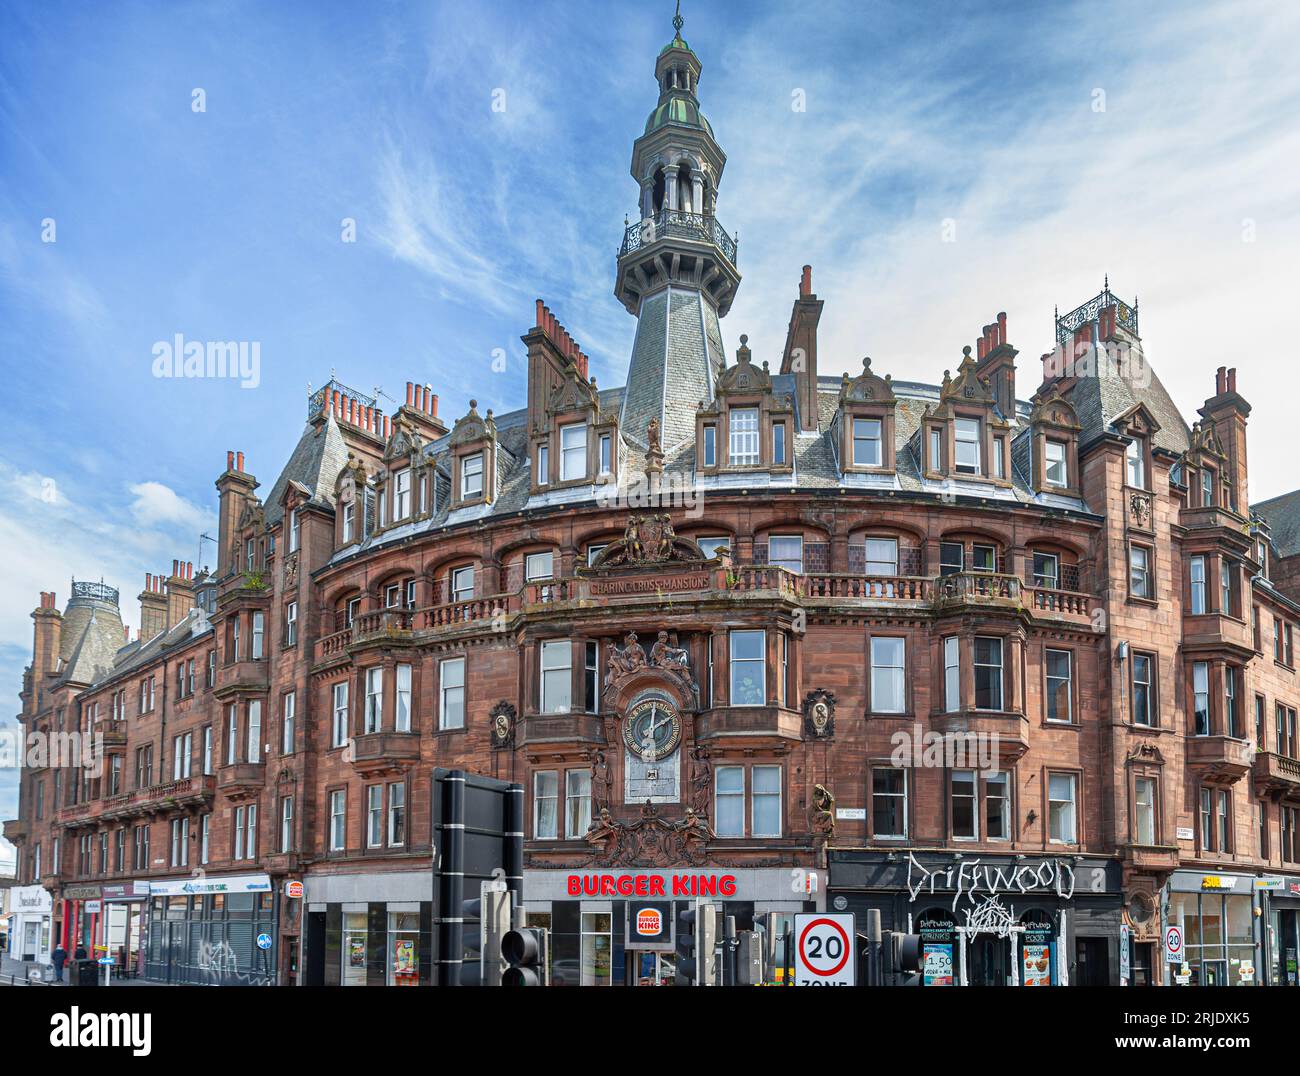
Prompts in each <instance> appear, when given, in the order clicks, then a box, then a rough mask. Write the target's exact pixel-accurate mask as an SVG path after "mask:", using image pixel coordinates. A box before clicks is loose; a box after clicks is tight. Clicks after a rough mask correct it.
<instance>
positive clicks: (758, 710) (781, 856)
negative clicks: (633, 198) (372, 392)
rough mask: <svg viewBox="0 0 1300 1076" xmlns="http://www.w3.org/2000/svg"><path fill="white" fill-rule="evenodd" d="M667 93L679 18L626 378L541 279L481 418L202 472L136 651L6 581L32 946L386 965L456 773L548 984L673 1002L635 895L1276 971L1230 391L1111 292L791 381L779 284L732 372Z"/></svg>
mask: <svg viewBox="0 0 1300 1076" xmlns="http://www.w3.org/2000/svg"><path fill="white" fill-rule="evenodd" d="M679 30H680V27H679ZM700 71H701V65H700V61H699V60H698V58H697V57H696V55H695V53H694V52H693V51H691V49H690V48H689V47H688V46H687V44H686V43H685V41H683V40H682V39H681V37H680V33H679V34H678V35H677V36H675V37H674V39H673V40H672V41H671V42H670V43H669V44H668V45H667V46H666V47H665V48H664V50H663V51H662V52H661V53H660V55H659V57H658V60H657V62H656V65H655V77H656V79H657V81H658V84H659V91H660V93H659V101H658V104H657V105H656V107H655V109H654V111H653V112H652V113H651V115H650V117H649V119H648V121H647V123H646V127H645V131H644V133H643V134H642V135H641V136H640V137H639V138H637V139H636V142H635V143H634V147H633V157H632V177H633V179H634V180H635V181H636V182H637V184H638V186H639V191H640V194H639V212H638V220H637V221H636V222H635V223H632V224H630V225H629V226H628V227H627V228H626V232H625V235H624V238H623V243H622V246H621V249H620V251H619V253H618V258H617V269H616V283H615V289H616V294H617V297H618V298H619V300H620V301H621V302H622V303H623V304H624V306H625V307H626V308H627V310H628V311H629V313H631V314H632V315H633V316H634V317H635V318H636V319H637V325H636V332H635V339H634V343H633V346H632V353H631V361H630V366H629V372H628V378H627V383H626V385H625V386H623V387H620V388H598V387H597V385H596V383H595V380H594V379H593V378H591V377H590V376H589V373H588V368H587V357H586V355H585V354H584V353H583V351H582V350H581V348H580V346H579V345H578V344H577V342H576V341H574V340H573V339H572V337H571V336H570V335H569V334H568V333H567V332H566V331H565V329H564V327H563V326H562V325H561V324H560V322H559V320H558V319H557V318H556V316H555V315H554V314H553V313H552V312H551V311H550V310H549V309H548V308H547V307H545V306H544V305H543V304H542V303H541V302H539V303H538V305H537V310H536V313H535V317H534V319H533V320H534V324H533V325H532V327H531V328H529V329H528V330H527V331H526V332H525V333H524V335H523V342H524V344H525V345H526V347H527V355H528V362H527V366H528V375H527V385H526V386H522V385H521V386H520V388H521V390H525V391H526V397H525V399H524V401H523V402H524V406H522V407H521V408H520V409H519V410H517V411H513V412H511V413H508V414H502V415H494V414H493V413H492V412H491V411H487V412H486V413H484V414H480V413H479V411H478V409H477V406H476V405H475V404H474V403H473V402H471V405H470V408H469V411H468V412H467V413H466V414H464V415H462V416H460V417H459V418H458V419H456V420H455V421H454V422H453V423H452V424H451V426H450V428H449V427H448V425H447V424H446V423H445V422H444V421H443V420H442V419H441V418H440V417H439V415H438V408H437V397H436V396H433V395H432V394H431V392H430V390H429V389H428V388H425V387H421V386H420V385H419V384H417V383H410V384H408V386H407V393H406V403H405V405H403V406H401V407H400V408H398V409H397V410H396V412H395V413H394V414H391V415H388V414H383V413H381V410H380V409H379V408H378V406H377V404H376V401H375V400H373V399H371V398H368V397H366V396H364V395H363V394H360V393H357V392H354V391H352V390H349V389H347V388H346V387H345V386H343V385H341V384H339V383H337V382H333V381H332V382H331V383H330V384H329V385H327V386H326V387H325V388H324V389H321V390H319V391H318V392H316V393H314V394H313V395H312V396H311V397H310V399H309V400H308V414H307V424H306V428H305V429H304V431H303V434H302V437H301V440H300V441H299V444H298V446H297V448H296V449H295V451H294V453H293V455H292V457H291V459H290V460H289V461H288V463H287V464H286V465H285V466H284V467H283V469H282V470H281V471H280V473H279V476H278V477H277V478H276V479H275V480H274V481H273V482H271V483H270V484H269V487H267V486H263V485H262V484H261V483H259V482H258V480H257V479H256V478H255V477H254V475H253V474H252V473H250V471H249V470H248V469H246V467H245V461H244V458H243V455H242V453H238V454H236V453H231V454H230V455H229V456H228V458H227V461H226V467H225V470H224V471H223V472H222V473H221V474H220V475H219V477H218V478H217V482H216V485H217V490H218V495H219V502H220V533H219V536H218V540H219V554H218V560H217V564H216V566H215V569H214V570H212V571H201V572H198V573H195V572H194V571H193V569H192V567H191V566H190V565H189V564H186V563H181V562H175V563H174V564H173V570H172V572H171V574H170V575H169V576H167V577H166V578H161V577H155V576H149V577H147V582H146V585H145V587H144V589H143V591H142V592H141V594H140V597H139V601H140V607H141V632H140V635H139V638H138V639H135V640H130V641H128V640H126V638H125V636H124V633H123V629H122V626H121V618H120V613H119V604H118V595H117V593H116V592H115V591H113V590H112V589H111V588H107V587H103V586H101V585H98V584H83V583H74V586H73V594H72V598H71V600H70V601H69V602H68V604H67V605H66V606H65V607H64V609H63V611H62V612H60V611H59V608H58V605H57V603H56V600H55V596H54V594H52V593H50V594H42V596H41V600H40V604H39V607H38V608H37V609H36V611H35V612H34V613H33V618H34V620H35V625H36V628H35V644H34V649H33V657H32V664H31V667H30V669H29V670H28V672H27V675H26V678H25V681H24V684H23V693H22V700H23V711H22V721H23V723H24V726H25V728H26V730H27V731H28V732H31V733H42V734H48V733H52V732H59V731H64V732H68V731H81V732H85V733H91V734H94V735H97V736H100V737H102V743H103V747H104V751H105V759H104V765H103V768H102V771H100V772H96V773H95V774H94V775H93V776H87V773H86V771H84V770H83V769H81V768H78V767H77V766H74V765H68V766H59V765H52V764H50V763H49V762H43V761H42V760H41V759H36V760H34V762H33V764H32V765H30V766H29V767H28V768H27V769H26V770H25V771H24V773H23V777H22V785H21V798H20V812H19V814H20V816H19V818H18V819H16V820H14V821H10V822H6V823H5V835H6V837H8V838H9V839H11V840H12V841H13V842H14V843H15V844H16V845H17V847H18V850H19V863H20V872H21V878H20V881H21V882H23V883H26V884H28V885H31V886H40V887H43V888H44V889H45V890H47V891H48V892H49V893H50V895H51V897H52V906H51V907H50V909H49V911H48V913H47V914H48V915H49V917H50V920H49V922H48V923H47V924H46V927H47V930H48V936H49V937H50V938H52V939H54V940H62V941H63V943H64V944H65V946H66V947H67V948H68V949H69V950H71V949H72V948H74V946H75V944H76V943H77V942H78V941H83V942H85V943H87V944H88V945H90V944H104V945H107V946H108V947H109V948H110V949H112V950H113V951H114V952H115V953H116V954H118V955H119V956H120V957H121V959H122V963H123V964H124V966H125V967H126V968H128V969H130V970H131V971H133V972H135V973H138V974H142V975H147V976H149V977H151V978H158V979H162V980H168V981H178V982H222V983H270V982H276V983H293V982H305V983H326V984H344V985H354V984H383V983H387V984H392V985H416V984H419V983H422V982H427V981H429V979H430V970H431V969H430V960H431V956H430V949H431V935H432V929H433V923H432V915H433V913H432V906H431V903H430V902H431V891H432V885H431V874H430V870H431V863H430V841H431V837H430V831H431V814H432V810H431V803H430V775H431V772H432V770H433V769H434V768H435V767H448V768H462V769H467V770H471V771H474V772H478V773H482V774H487V775H491V776H494V777H498V778H504V779H506V780H509V781H513V782H518V783H520V784H522V785H523V786H524V787H525V789H526V790H527V797H528V802H529V819H530V821H529V824H528V826H527V832H526V835H525V840H526V845H525V848H526V852H525V856H526V858H525V878H524V900H525V902H526V906H527V909H528V914H529V917H530V919H531V920H532V921H534V922H537V923H542V924H546V925H549V926H550V928H551V930H552V932H553V949H552V956H553V975H554V979H555V980H556V981H557V982H562V983H574V984H576V983H581V984H597V985H604V984H609V983H614V984H623V983H637V982H644V981H655V980H659V979H661V978H663V977H666V975H667V973H668V971H669V967H670V954H669V953H655V952H649V953H647V952H644V951H636V952H634V951H633V950H632V949H629V948H628V947H627V944H626V942H627V937H628V915H629V907H630V900H631V899H632V898H635V897H636V896H645V895H648V894H652V893H654V892H655V891H656V890H657V889H658V888H659V887H662V888H663V890H664V892H665V894H666V895H667V896H668V897H669V898H672V897H673V896H674V895H676V896H677V897H678V899H682V898H683V897H684V896H685V895H686V894H689V893H693V892H698V891H699V890H700V889H701V888H703V889H705V890H707V891H709V892H710V894H711V895H716V899H718V900H720V901H723V902H724V903H725V904H726V905H727V911H728V914H733V915H735V916H736V918H737V921H738V925H739V926H740V927H741V928H742V929H744V928H746V927H748V926H751V925H753V924H755V923H763V924H767V923H770V922H773V921H775V922H777V923H780V922H783V921H785V920H787V919H788V917H789V916H790V915H791V914H792V913H794V912H797V911H800V910H803V909H806V908H816V909H824V908H829V909H833V910H851V911H856V912H859V913H862V912H865V911H866V910H867V909H871V908H876V909H879V910H880V911H881V913H882V917H883V921H884V925H885V926H886V927H887V928H890V927H892V928H894V929H905V930H911V931H914V932H920V933H921V934H922V937H923V939H924V941H925V943H926V959H927V974H926V981H927V982H928V983H930V984H935V985H937V984H943V983H946V982H953V983H999V984H1002V983H1009V984H1030V985H1038V984H1049V983H1050V984H1066V983H1081V982H1084V983H1089V982H1109V983H1118V982H1120V981H1121V976H1123V978H1124V979H1125V980H1126V981H1128V982H1132V983H1168V982H1170V981H1171V975H1172V973H1175V972H1177V973H1181V972H1182V966H1181V965H1173V966H1167V965H1166V964H1165V961H1164V958H1163V948H1162V940H1161V939H1162V933H1163V930H1164V928H1165V927H1166V926H1168V925H1171V924H1172V925H1177V926H1180V927H1181V928H1182V930H1183V934H1184V937H1185V943H1186V957H1185V962H1186V964H1187V974H1188V976H1189V977H1190V980H1191V981H1192V982H1198V983H1228V982H1231V983H1234V984H1236V983H1256V984H1258V983H1261V982H1267V983H1292V984H1294V983H1295V982H1296V981H1297V971H1296V950H1297V938H1298V935H1297V923H1298V916H1297V913H1298V912H1300V846H1298V843H1297V824H1298V823H1300V755H1298V754H1297V744H1296V727H1295V725H1296V709H1297V707H1300V690H1298V689H1297V685H1296V673H1295V661H1294V653H1293V635H1294V631H1295V625H1296V622H1297V619H1300V604H1297V600H1298V599H1300V557H1297V556H1296V554H1297V553H1298V552H1300V494H1297V495H1289V496H1287V497H1282V498H1278V499H1276V500H1274V501H1269V502H1267V503H1265V504H1261V505H1258V506H1256V507H1255V508H1254V509H1252V508H1250V507H1249V506H1248V505H1247V503H1246V490H1247V477H1248V475H1247V452H1246V444H1247V441H1246V430H1247V419H1248V416H1249V414H1250V407H1249V405H1248V404H1247V403H1246V401H1245V400H1244V399H1243V398H1242V397H1241V396H1240V395H1239V394H1238V392H1237V386H1236V373H1235V371H1233V370H1225V369H1223V368H1220V369H1219V370H1218V372H1217V375H1215V382H1214V391H1213V393H1212V394H1211V395H1210V396H1209V398H1208V399H1207V400H1206V401H1205V404H1204V406H1203V407H1202V408H1200V409H1199V412H1198V414H1197V416H1194V417H1193V418H1192V421H1191V422H1190V423H1189V422H1188V420H1187V419H1186V418H1184V417H1183V416H1182V415H1180V414H1179V412H1178V410H1177V409H1176V408H1175V406H1174V404H1173V403H1172V401H1171V400H1170V398H1169V396H1168V394H1167V393H1166V392H1165V390H1164V388H1163V387H1162V386H1161V384H1160V381H1159V379H1158V378H1157V377H1156V376H1155V374H1154V372H1153V371H1152V370H1151V368H1150V366H1149V365H1148V364H1147V363H1146V361H1145V356H1144V354H1143V350H1142V343H1141V338H1140V336H1139V332H1138V311H1137V308H1136V305H1135V304H1134V305H1130V304H1128V303H1126V302H1123V301H1121V300H1120V299H1118V298H1116V297H1115V296H1114V295H1113V294H1112V293H1111V291H1110V288H1109V285H1107V286H1106V288H1104V289H1103V291H1102V292H1101V294H1100V295H1098V296H1097V297H1096V298H1094V299H1092V300H1090V301H1089V302H1088V303H1085V304H1084V305H1083V306H1081V307H1079V308H1078V309H1076V310H1074V311H1072V312H1071V313H1069V314H1067V315H1065V316H1064V317H1060V318H1058V319H1057V323H1056V339H1055V340H1051V341H1046V342H1045V343H1047V344H1048V346H1049V347H1050V350H1049V351H1048V353H1047V354H1046V355H1044V356H1043V362H1042V364H1041V366H1042V368H1041V369H1040V368H1039V367H1040V364H1039V362H1038V361H1037V360H1035V361H1033V362H1029V363H1025V362H1018V361H1017V360H1018V355H1019V353H1018V352H1017V350H1016V348H1015V347H1013V346H1012V344H1011V342H1010V341H1011V337H1010V332H1009V329H1008V326H1007V323H1006V318H1005V315H998V316H997V318H996V319H994V320H993V321H992V322H990V323H989V324H988V325H986V326H984V327H983V329H982V330H981V332H980V334H979V335H978V337H977V341H976V344H975V347H974V348H973V349H972V348H971V347H965V348H960V349H959V348H958V346H957V345H955V346H954V355H953V361H952V363H951V372H949V371H944V372H943V377H942V381H941V383H939V384H937V385H936V384H920V383H915V382H904V381H899V380H894V379H893V378H892V377H891V373H890V371H889V362H888V360H887V359H886V360H877V361H875V362H872V361H871V360H860V359H856V358H854V359H853V360H852V361H850V359H849V357H848V356H841V355H835V356H831V355H827V354H825V353H822V354H819V350H818V346H817V337H818V323H819V320H820V319H821V317H822V313H823V309H822V307H823V303H822V301H821V300H820V299H818V298H817V296H816V294H815V293H814V292H813V286H812V276H811V270H810V269H808V268H807V267H805V268H804V270H803V275H802V279H801V280H800V284H799V288H798V293H797V295H796V297H795V299H794V304H793V308H792V311H791V315H790V323H789V330H788V333H787V337H786V340H785V342H784V346H783V348H782V349H781V350H780V351H779V352H778V351H777V350H776V348H775V346H774V344H775V342H774V341H764V342H762V343H761V344H755V345H754V347H753V348H752V349H751V346H750V344H749V342H748V341H747V340H746V338H745V337H744V336H741V337H740V346H739V347H738V348H737V349H735V353H734V357H733V358H732V359H731V360H728V357H727V355H726V353H725V351H724V347H723V341H722V333H721V329H720V318H722V317H723V316H725V315H726V313H727V312H728V309H729V307H730V305H731V302H732V298H733V296H734V294H735V292H736V289H737V287H738V286H739V283H740V275H739V271H738V268H737V264H738V260H737V259H738V253H737V246H736V242H735V240H734V239H733V237H732V236H731V235H730V234H729V233H728V232H727V231H726V230H725V229H724V228H723V226H722V224H721V221H720V218H719V216H718V209H719V205H718V201H719V189H720V184H721V180H722V174H723V170H724V167H725V163H726V157H725V155H724V154H723V152H722V150H721V149H720V147H719V145H718V143H717V142H716V141H715V139H714V136H713V132H712V129H711V128H710V126H709V124H708V121H707V120H706V119H705V118H704V116H703V114H702V113H701V112H700V109H699V103H698V98H697V82H698V79H699V76H700ZM961 335H962V334H961V333H960V332H954V337H957V338H960V336H961ZM846 367H849V370H848V372H845V373H841V371H843V370H844V369H845V368H846ZM1207 369H1208V363H1207ZM1208 379H1209V375H1208V373H1207V382H1208ZM1208 388H1209V385H1208V384H1207V389H1208ZM771 917H776V918H775V920H773V919H772V918H771Z"/></svg>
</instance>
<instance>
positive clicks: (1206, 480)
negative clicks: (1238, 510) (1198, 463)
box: [1201, 467, 1214, 508]
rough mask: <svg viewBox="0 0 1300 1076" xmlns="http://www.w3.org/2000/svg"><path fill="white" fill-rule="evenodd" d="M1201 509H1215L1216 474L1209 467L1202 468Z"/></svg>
mask: <svg viewBox="0 0 1300 1076" xmlns="http://www.w3.org/2000/svg"><path fill="white" fill-rule="evenodd" d="M1201 507H1203V508H1213V507H1214V472H1213V471H1212V470H1210V468H1208V467H1202V468H1201Z"/></svg>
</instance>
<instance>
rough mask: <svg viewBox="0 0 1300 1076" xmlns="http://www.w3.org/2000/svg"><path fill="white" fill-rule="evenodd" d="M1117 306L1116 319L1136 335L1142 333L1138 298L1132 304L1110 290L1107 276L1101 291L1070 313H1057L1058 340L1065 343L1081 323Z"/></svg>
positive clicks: (1093, 319) (1085, 323) (1086, 322)
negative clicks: (1139, 321) (1139, 330)
mask: <svg viewBox="0 0 1300 1076" xmlns="http://www.w3.org/2000/svg"><path fill="white" fill-rule="evenodd" d="M1112 306H1113V307H1115V311H1116V321H1117V322H1118V323H1119V324H1120V325H1122V326H1123V327H1124V328H1125V329H1127V330H1128V331H1129V332H1131V333H1132V334H1133V335H1134V336H1139V335H1141V334H1140V333H1139V332H1138V304H1137V299H1136V298H1135V299H1134V300H1133V304H1132V305H1131V306H1130V305H1129V304H1128V303H1126V302H1124V300H1123V299H1120V298H1118V297H1117V296H1116V295H1115V293H1114V292H1112V291H1111V290H1110V278H1109V277H1107V278H1106V283H1105V285H1104V286H1103V287H1102V289H1101V293H1100V294H1098V295H1096V296H1095V297H1093V298H1091V299H1089V300H1088V301H1087V302H1086V303H1084V304H1083V305H1082V306H1080V307H1077V308H1076V309H1074V310H1071V311H1070V312H1069V313H1068V314H1057V316H1056V342H1057V343H1058V344H1063V343H1065V341H1067V340H1069V339H1070V337H1072V336H1073V335H1074V334H1075V332H1076V330H1078V328H1079V327H1080V326H1081V325H1087V324H1088V322H1090V321H1096V320H1097V317H1098V315H1100V314H1101V312H1102V311H1103V310H1107V309H1109V308H1110V307H1112Z"/></svg>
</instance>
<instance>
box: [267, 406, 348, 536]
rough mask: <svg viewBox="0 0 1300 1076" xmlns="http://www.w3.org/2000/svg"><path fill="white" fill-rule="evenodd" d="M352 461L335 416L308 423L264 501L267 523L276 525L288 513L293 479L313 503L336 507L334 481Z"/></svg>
mask: <svg viewBox="0 0 1300 1076" xmlns="http://www.w3.org/2000/svg"><path fill="white" fill-rule="evenodd" d="M347 461H348V448H347V444H346V443H345V442H344V440H343V432H342V431H341V430H340V429H339V424H338V422H337V421H336V420H335V418H334V416H333V415H330V416H329V418H328V419H327V420H326V421H325V422H324V423H323V424H322V425H321V426H319V427H315V426H312V425H310V424H308V426H307V427H306V429H304V430H303V431H302V436H301V437H299V438H298V444H297V445H296V446H295V448H294V450H293V454H292V455H291V456H290V457H289V462H288V463H286V464H285V465H284V470H283V471H281V472H280V477H279V478H277V479H276V480H275V485H274V486H272V487H271V492H270V493H269V494H268V495H267V497H266V499H265V501H264V502H263V511H264V513H265V518H266V523H267V526H274V525H275V524H276V523H279V522H280V519H281V517H282V516H283V515H284V505H283V497H284V494H285V490H286V489H287V488H288V486H289V483H290V482H296V483H298V484H299V485H300V486H302V487H303V488H304V489H305V490H308V491H310V496H309V497H308V503H309V504H319V505H322V506H323V507H326V508H331V509H332V508H333V507H334V483H335V482H336V481H337V480H338V477H339V472H340V471H341V470H343V465H344V464H345V463H347Z"/></svg>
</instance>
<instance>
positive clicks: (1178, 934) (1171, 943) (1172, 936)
mask: <svg viewBox="0 0 1300 1076" xmlns="http://www.w3.org/2000/svg"><path fill="white" fill-rule="evenodd" d="M1165 952H1166V953H1167V954H1168V955H1169V960H1170V962H1171V963H1172V962H1173V961H1175V960H1176V959H1177V958H1178V957H1180V956H1181V955H1182V952H1183V928H1182V927H1177V926H1172V925H1171V926H1167V927H1165Z"/></svg>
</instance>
